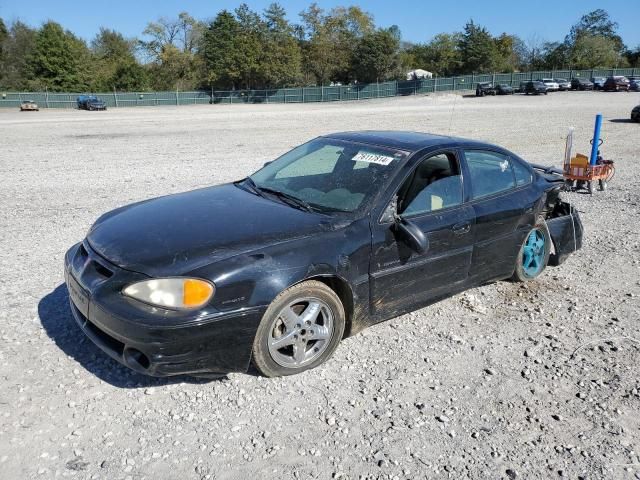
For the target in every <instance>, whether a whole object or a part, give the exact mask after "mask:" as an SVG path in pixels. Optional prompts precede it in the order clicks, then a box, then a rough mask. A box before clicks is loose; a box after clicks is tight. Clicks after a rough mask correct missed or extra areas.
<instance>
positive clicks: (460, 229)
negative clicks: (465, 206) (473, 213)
mask: <svg viewBox="0 0 640 480" xmlns="http://www.w3.org/2000/svg"><path fill="white" fill-rule="evenodd" d="M451 230H453V233H455V234H456V235H464V234H465V233H469V230H471V223H470V222H460V223H456V224H455V225H454V226H453V227H451Z"/></svg>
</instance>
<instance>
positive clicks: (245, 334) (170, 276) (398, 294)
mask: <svg viewBox="0 0 640 480" xmlns="http://www.w3.org/2000/svg"><path fill="white" fill-rule="evenodd" d="M562 187H563V178H562V176H561V175H558V174H557V173H554V172H553V171H552V170H550V169H545V168H543V167H539V166H532V165H530V164H528V163H527V162H525V161H524V160H522V159H521V158H519V157H518V156H517V155H515V154H513V153H511V152H509V151H507V150H505V149H503V148H500V147H497V146H494V145H490V144H486V143H481V142H477V141H472V140H465V139H461V138H453V137H445V136H437V135H429V134H424V133H409V132H355V133H336V134H332V135H328V136H325V137H320V138H316V139H315V140H312V141H310V142H308V143H306V144H304V145H301V146H299V147H297V148H295V149H293V150H292V151H290V152H288V153H286V154H284V155H283V156H281V157H280V158H278V159H277V160H275V161H273V162H271V163H268V164H266V165H265V166H264V167H263V168H262V169H260V170H259V171H257V172H256V173H254V174H253V175H251V176H249V177H247V178H245V179H243V180H240V181H237V182H234V183H229V184H224V185H218V186H212V187H207V188H202V189H199V190H194V191H190V192H185V193H181V194H176V195H170V196H165V197H161V198H156V199H152V200H146V201H143V202H139V203H135V204H133V205H128V206H125V207H121V208H118V209H116V210H114V211H111V212H109V213H106V214H104V215H103V216H102V217H100V218H99V219H98V220H97V221H96V222H95V224H94V225H93V226H92V227H91V228H90V230H89V232H88V233H87V236H86V238H85V239H84V241H82V242H81V243H78V244H77V245H74V246H73V247H72V248H71V249H70V250H69V251H68V252H67V254H66V256H65V278H66V283H67V287H68V290H69V296H70V299H71V309H72V313H73V315H74V317H75V319H76V322H77V323H78V325H79V326H80V328H81V329H82V330H83V331H84V332H85V334H86V335H87V336H88V337H89V338H90V339H91V340H92V341H93V342H95V343H96V344H97V345H98V346H99V347H100V348H101V349H102V350H104V351H105V352H106V353H107V354H108V355H110V356H111V357H113V358H114V359H116V360H117V361H119V362H121V363H123V364H124V365H126V366H128V367H130V368H132V369H133V370H135V371H138V372H142V373H145V374H149V375H156V376H166V375H175V374H192V375H203V376H206V375H210V374H212V373H216V372H218V373H224V372H233V371H246V370H247V369H248V368H249V365H250V362H252V361H253V364H254V365H255V366H256V367H257V368H258V370H259V371H260V372H262V373H263V374H264V375H267V376H279V375H289V374H294V373H298V372H301V371H303V370H306V369H309V368H313V367H316V366H318V365H320V364H321V363H323V362H324V361H325V360H327V359H328V358H329V357H330V356H331V354H332V353H333V351H334V350H335V349H336V347H337V345H338V343H339V342H340V340H342V339H343V338H344V337H346V336H349V335H353V334H355V333H357V332H359V331H361V330H362V329H364V328H366V327H368V326H370V325H373V324H376V323H378V322H381V321H383V320H387V319H390V318H393V317H396V316H398V315H401V314H403V313H406V312H410V311H413V310H416V309H418V308H421V307H424V306H426V305H429V304H431V303H434V302H437V301H438V300H441V299H443V298H446V297H448V296H451V295H453V294H455V293H457V292H461V291H463V290H465V289H468V288H472V287H475V286H477V285H482V284H485V283H487V282H493V281H497V280H502V279H507V278H512V279H514V280H516V281H529V280H533V279H535V278H536V277H538V276H539V275H540V274H541V273H542V272H543V270H544V269H545V267H546V266H547V265H548V264H550V265H558V264H560V263H562V262H563V261H564V260H565V259H566V258H567V257H568V255H570V254H571V253H572V252H574V251H576V250H577V249H579V248H580V247H581V244H582V226H581V223H580V219H579V217H578V214H577V212H576V211H575V210H574V209H573V208H572V206H570V205H569V204H568V203H566V202H564V201H563V200H562V199H561V198H560V191H561V189H562Z"/></svg>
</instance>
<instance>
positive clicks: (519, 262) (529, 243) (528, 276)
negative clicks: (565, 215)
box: [511, 218, 551, 282]
mask: <svg viewBox="0 0 640 480" xmlns="http://www.w3.org/2000/svg"><path fill="white" fill-rule="evenodd" d="M550 254H551V237H550V236H549V230H548V229H547V224H546V223H545V222H544V220H543V219H542V218H539V219H538V221H537V222H536V224H535V226H534V227H533V228H532V229H531V231H530V232H529V233H528V234H527V236H526V237H525V239H524V243H523V244H522V246H521V247H520V251H519V252H518V257H517V259H516V266H515V270H514V272H513V277H511V278H512V280H514V281H517V282H527V281H529V280H534V279H535V278H537V277H538V276H539V275H540V274H541V273H542V272H543V271H544V269H545V268H546V266H547V263H548V262H549V255H550Z"/></svg>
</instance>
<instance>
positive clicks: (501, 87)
mask: <svg viewBox="0 0 640 480" xmlns="http://www.w3.org/2000/svg"><path fill="white" fill-rule="evenodd" d="M494 90H495V92H496V93H497V94H498V95H513V87H511V85H507V84H506V83H499V84H498V85H496V88H495V89H494Z"/></svg>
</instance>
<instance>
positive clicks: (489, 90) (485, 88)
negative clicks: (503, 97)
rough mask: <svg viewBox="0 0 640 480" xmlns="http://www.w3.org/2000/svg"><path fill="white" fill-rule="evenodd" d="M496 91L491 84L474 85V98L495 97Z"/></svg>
mask: <svg viewBox="0 0 640 480" xmlns="http://www.w3.org/2000/svg"><path fill="white" fill-rule="evenodd" d="M495 94H496V89H495V87H494V86H493V83H491V82H480V83H478V84H477V85H476V97H484V96H485V95H495Z"/></svg>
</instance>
